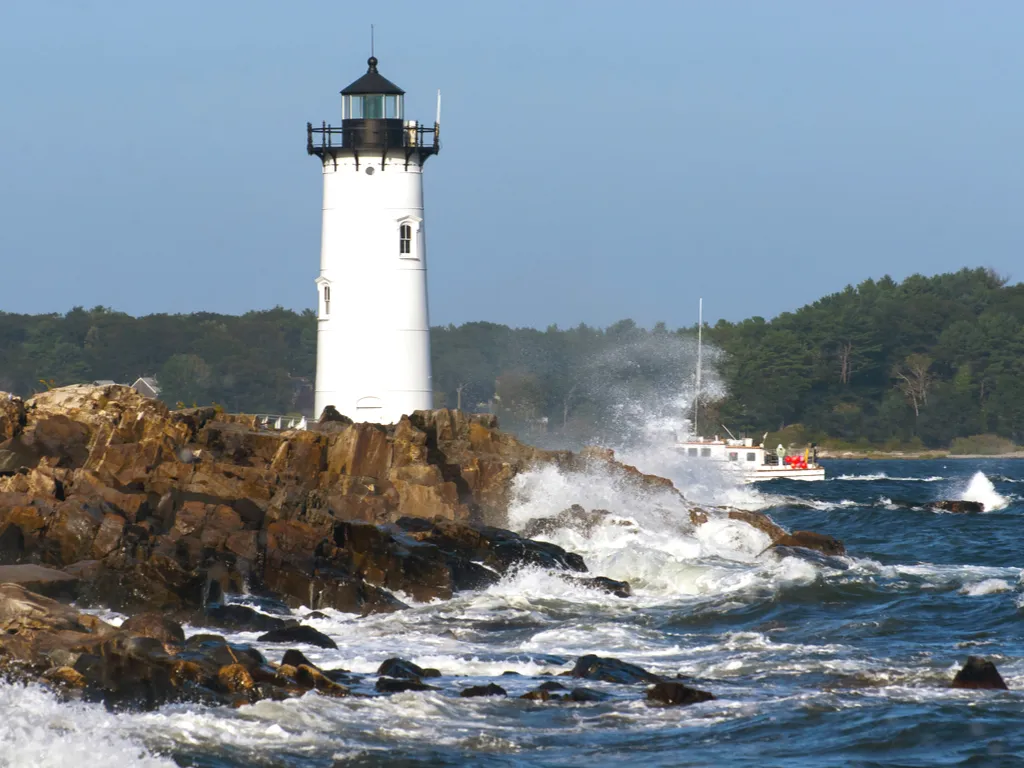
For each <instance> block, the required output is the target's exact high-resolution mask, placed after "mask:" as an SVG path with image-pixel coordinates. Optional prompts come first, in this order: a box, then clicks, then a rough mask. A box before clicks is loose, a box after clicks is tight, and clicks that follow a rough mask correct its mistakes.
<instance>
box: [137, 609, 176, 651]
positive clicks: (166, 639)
mask: <svg viewBox="0 0 1024 768" xmlns="http://www.w3.org/2000/svg"><path fill="white" fill-rule="evenodd" d="M121 629H122V630H123V631H125V632H130V633H131V634H133V635H139V636H140V637H151V638H153V639H154V640H159V641H160V642H161V643H169V644H171V645H180V644H183V643H184V642H185V631H184V630H183V629H182V628H181V625H180V624H178V623H177V622H176V621H171V619H169V618H167V617H166V616H164V615H163V614H159V613H140V614H138V615H136V616H132V617H131V618H129V619H127V620H126V621H125V622H124V623H123V624H122V625H121Z"/></svg>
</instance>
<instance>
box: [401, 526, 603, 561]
mask: <svg viewBox="0 0 1024 768" xmlns="http://www.w3.org/2000/svg"><path fill="white" fill-rule="evenodd" d="M396 526H397V527H399V528H401V529H402V530H405V531H407V532H409V534H410V535H411V536H412V537H413V538H415V539H417V540H418V541H421V542H429V543H431V544H434V545H435V546H437V547H438V548H439V549H441V550H442V551H443V552H445V553H447V554H448V555H450V556H453V557H460V558H462V559H464V560H469V561H474V562H482V563H483V564H484V565H487V566H489V567H491V568H493V569H494V570H495V571H497V572H499V573H507V572H508V571H509V570H510V569H511V568H514V567H517V566H521V565H536V566H541V567H543V568H553V569H559V570H569V571H576V572H578V573H585V572H586V570H587V566H586V563H585V562H584V561H583V558H582V557H580V556H579V555H577V554H576V553H575V552H567V551H565V550H564V549H562V548H561V547H559V546H556V545H555V544H549V543H548V542H544V541H534V540H532V539H527V538H523V537H522V536H520V535H518V534H516V533H513V532H512V531H507V530H504V529H502V528H494V527H492V526H487V525H479V524H475V523H452V522H450V521H448V520H442V519H435V520H433V521H432V522H430V523H428V522H427V521H424V520H417V519H415V518H406V517H403V518H401V519H399V520H398V521H397V522H396Z"/></svg>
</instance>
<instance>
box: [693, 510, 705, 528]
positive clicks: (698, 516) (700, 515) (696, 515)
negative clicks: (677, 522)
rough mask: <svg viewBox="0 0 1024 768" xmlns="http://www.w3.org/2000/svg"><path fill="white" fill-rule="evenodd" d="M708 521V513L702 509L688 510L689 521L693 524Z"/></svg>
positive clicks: (702, 523)
mask: <svg viewBox="0 0 1024 768" xmlns="http://www.w3.org/2000/svg"><path fill="white" fill-rule="evenodd" d="M707 521H708V513H707V512H705V511H704V510H702V509H691V510H690V522H691V523H692V524H693V525H694V526H698V525H704V523H706V522H707Z"/></svg>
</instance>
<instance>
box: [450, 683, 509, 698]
mask: <svg viewBox="0 0 1024 768" xmlns="http://www.w3.org/2000/svg"><path fill="white" fill-rule="evenodd" d="M459 696H461V697H462V698H464V699H468V698H472V697H474V696H508V692H507V691H506V690H505V689H504V688H502V687H501V686H500V685H495V684H494V683H488V684H487V685H471V686H470V687H469V688H463V689H462V690H461V691H459Z"/></svg>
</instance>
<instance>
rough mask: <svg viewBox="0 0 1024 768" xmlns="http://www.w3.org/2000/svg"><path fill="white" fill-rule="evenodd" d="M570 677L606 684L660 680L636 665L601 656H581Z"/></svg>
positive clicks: (655, 681)
mask: <svg viewBox="0 0 1024 768" xmlns="http://www.w3.org/2000/svg"><path fill="white" fill-rule="evenodd" d="M570 675H571V676H572V677H582V678H585V679H587V680H600V681H603V682H606V683H625V684H629V683H657V682H660V681H661V678H660V677H658V676H657V675H655V674H652V673H650V672H648V671H647V670H646V669H644V668H642V667H638V666H637V665H636V664H629V663H628V662H625V661H619V660H618V659H613V658H602V657H601V656H593V655H589V656H581V657H580V658H579V660H577V662H576V666H575V667H573V669H572V671H571V672H570Z"/></svg>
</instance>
